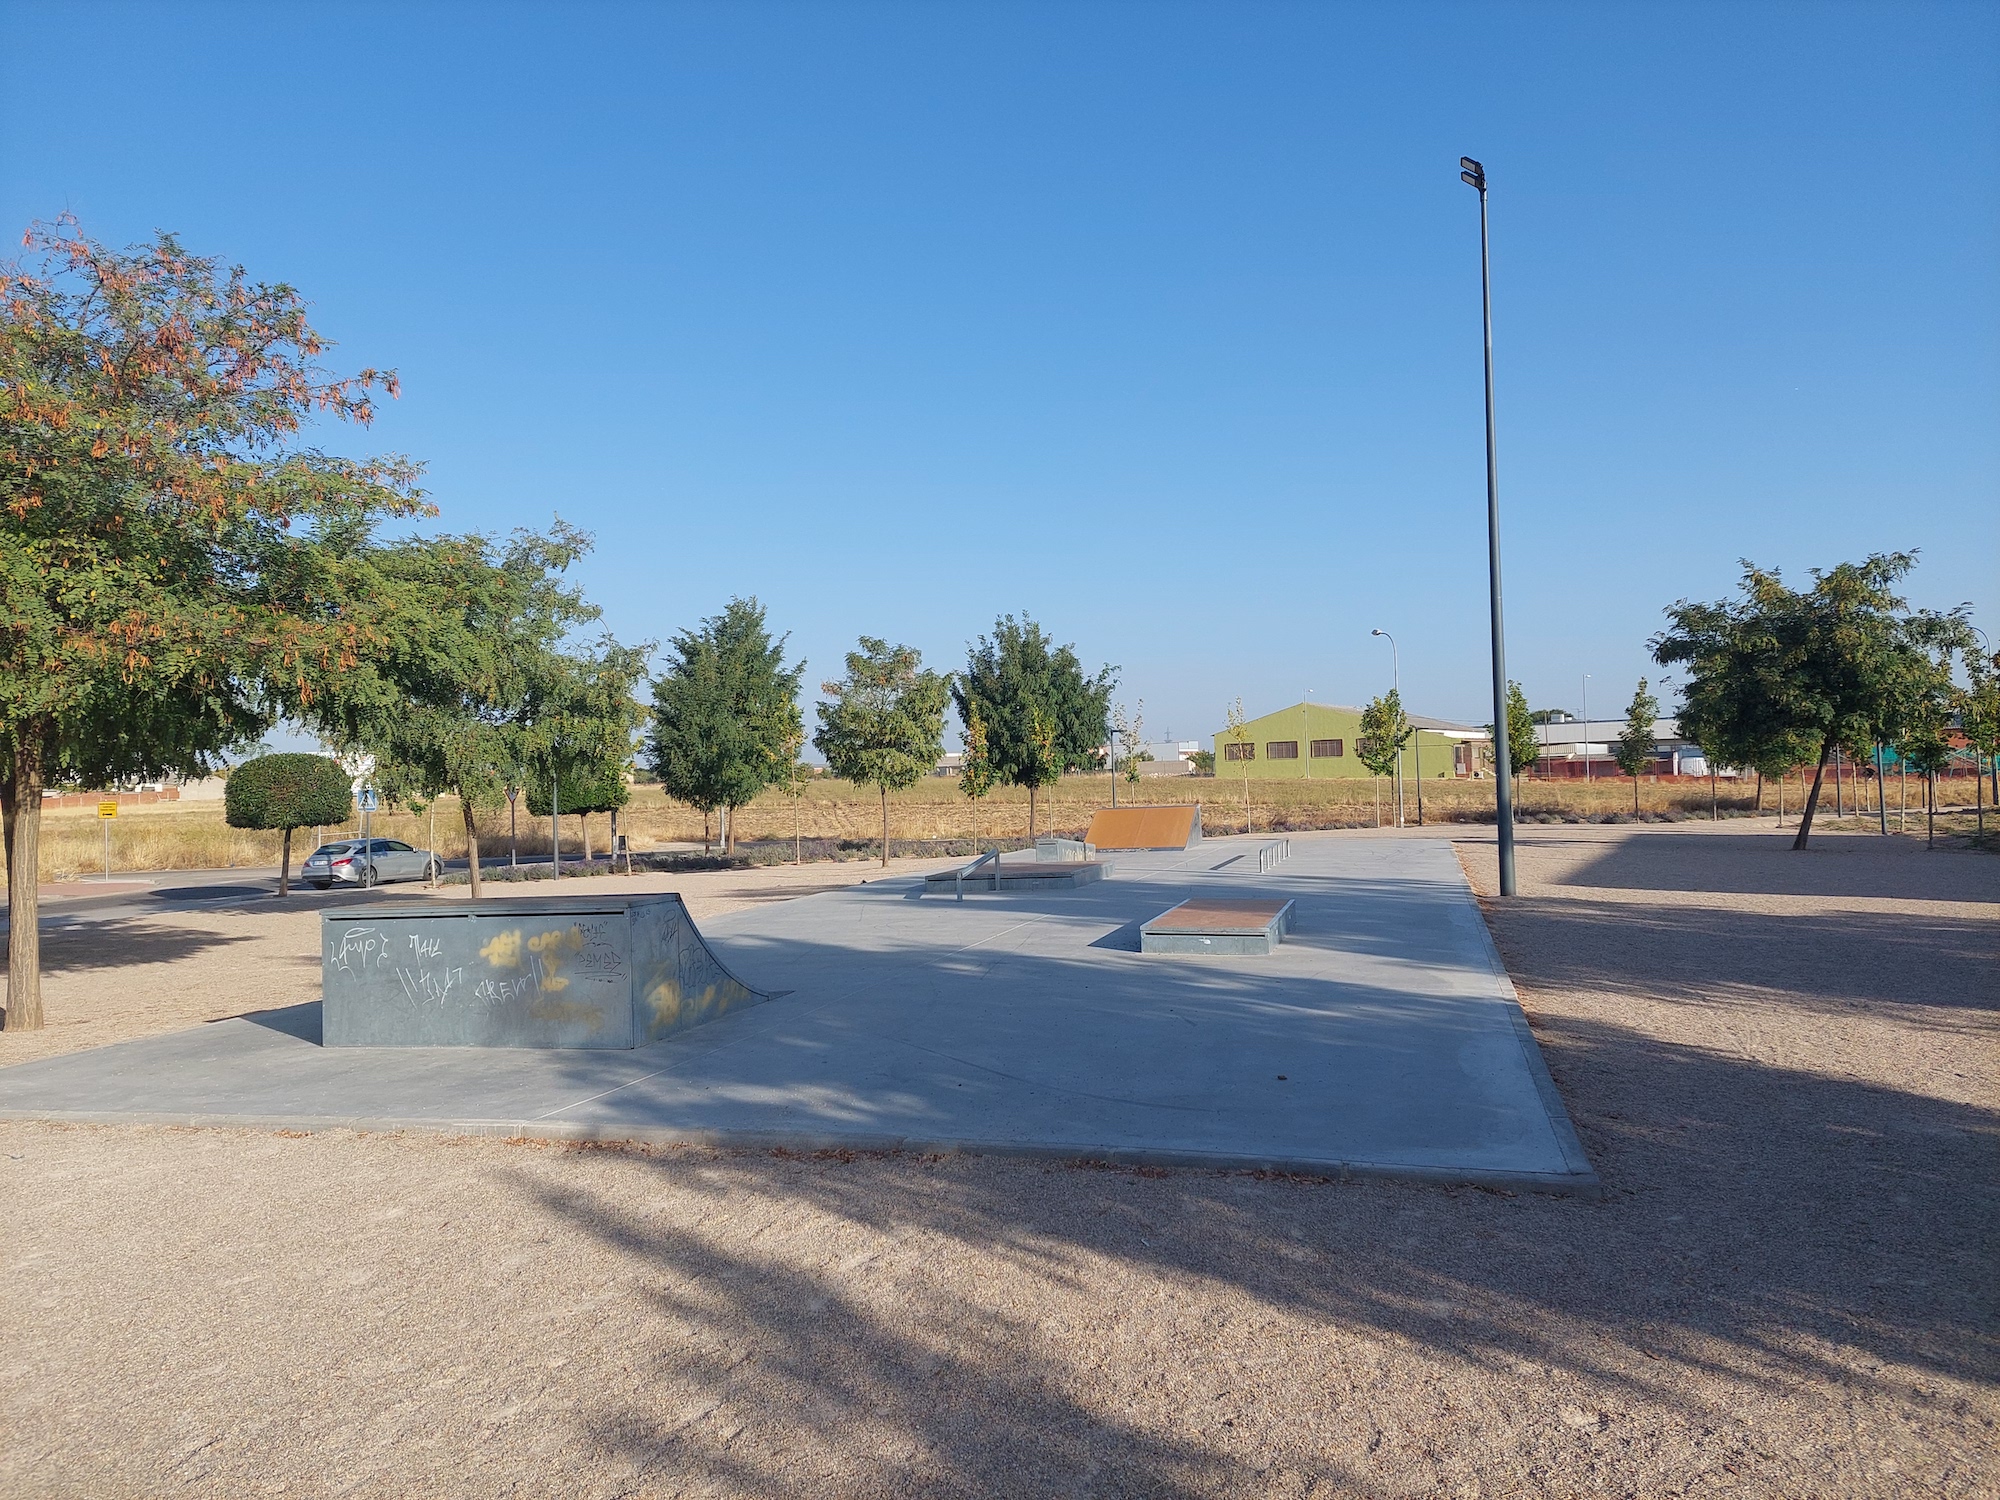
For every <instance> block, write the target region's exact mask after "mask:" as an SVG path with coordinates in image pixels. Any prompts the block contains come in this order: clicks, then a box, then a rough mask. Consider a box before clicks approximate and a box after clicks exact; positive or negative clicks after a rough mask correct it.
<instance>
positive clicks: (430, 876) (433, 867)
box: [424, 860, 444, 885]
mask: <svg viewBox="0 0 2000 1500" xmlns="http://www.w3.org/2000/svg"><path fill="white" fill-rule="evenodd" d="M443 875H444V866H443V865H441V864H439V863H438V862H437V861H436V860H432V861H431V862H430V863H429V864H427V865H425V866H424V879H426V880H428V881H429V882H430V883H431V884H432V885H436V884H437V882H438V880H439V879H440V878H441V877H442V876H443Z"/></svg>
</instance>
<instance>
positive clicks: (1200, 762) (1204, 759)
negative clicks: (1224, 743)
mask: <svg viewBox="0 0 2000 1500" xmlns="http://www.w3.org/2000/svg"><path fill="white" fill-rule="evenodd" d="M1188 764H1189V765H1190V766H1192V767H1193V768H1194V774H1195V775H1197V776H1213V775H1214V774H1215V752H1214V751H1213V750H1196V751H1194V752H1193V753H1191V754H1190V755H1189V756H1188Z"/></svg>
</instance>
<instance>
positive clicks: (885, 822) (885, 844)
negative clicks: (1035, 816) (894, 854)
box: [882, 782, 1033, 870]
mask: <svg viewBox="0 0 2000 1500" xmlns="http://www.w3.org/2000/svg"><path fill="white" fill-rule="evenodd" d="M1029 795H1031V796H1032V795H1033V793H1030V794H1029ZM882 868H883V869H885V870H886V869H888V868H889V786H888V783H887V782H884V783H883V785H882Z"/></svg>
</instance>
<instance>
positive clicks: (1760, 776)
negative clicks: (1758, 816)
mask: <svg viewBox="0 0 2000 1500" xmlns="http://www.w3.org/2000/svg"><path fill="white" fill-rule="evenodd" d="M1763 810H1764V773H1763V772H1762V771H1759V772H1758V773H1757V811H1758V812H1762V811H1763Z"/></svg>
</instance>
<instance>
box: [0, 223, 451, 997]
mask: <svg viewBox="0 0 2000 1500" xmlns="http://www.w3.org/2000/svg"><path fill="white" fill-rule="evenodd" d="M23 243H24V245H25V246H26V248H27V250H28V252H29V254H28V256H27V258H26V259H24V260H23V261H20V262H16V263H13V264H10V265H7V266H5V267H4V268H0V812H4V821H5V831H6V843H7V880H8V901H9V914H10V918H11V921H10V927H11V935H10V942H9V955H8V991H7V1007H6V1014H5V1023H4V1024H5V1025H6V1027H7V1028H8V1029H10V1030H13V1029H30V1030H31V1029H34V1028H36V1027H39V1026H40V1025H41V1023H42V1007H41V987H40V943H39V940H38V936H37V930H36V916H37V901H36V867H37V863H38V857H39V849H40V825H41V805H42V793H43V789H44V787H45V786H47V785H48V784H49V783H50V782H51V781H82V782H85V783H89V784H94V785H103V784H105V783H106V782H107V781H110V780H113V779H116V778H118V777H123V776H134V775H151V776H157V775H163V774H169V773H181V774H189V775H198V774H201V773H203V772H205V771H206V770H207V769H209V767H210V766H211V765H212V764H213V761H214V758H215V757H216V756H218V755H219V754H220V753H221V752H222V751H223V750H225V749H226V748H228V747H229V746H231V745H233V744H238V743H241V742H243V741H244V740H246V739H253V738H255V737H256V736H257V735H258V734H260V733H261V732H262V731H263V730H264V729H265V728H266V727H268V726H269V725H270V724H272V723H273V722H274V721H275V720H276V719H277V718H278V717H279V716H280V715H281V714H287V713H290V714H297V715H301V716H303V717H306V718H308V719H312V718H315V717H316V716H318V715H319V714H320V713H321V712H323V711H324V709H325V707H326V705H327V704H328V703H329V701H331V700H332V699H333V698H334V697H336V696H337V689H338V686H339V683H340V680H341V678H342V676H343V674H346V673H348V672H350V671H351V670H352V668H353V667H354V666H355V665H356V664H357V663H358V662H361V661H363V660H365V659H366V658H367V657H368V656H369V655H370V654H371V653H373V652H375V651H376V650H378V649H379V648H380V646H381V644H382V643H383V642H384V641H386V640H388V639H389V638H391V637H392V636H393V635H394V634H395V633H396V632H397V631H399V630H406V629H411V628H419V623H420V622H418V621H417V620H416V618H415V617H416V616H417V615H418V613H419V612H418V610H417V609H416V608H415V607H414V606H409V607H402V608H399V605H401V604H402V601H403V600H404V599H405V598H406V597H407V596H405V595H402V594H400V593H399V592H398V591H396V590H393V589H389V590H384V589H381V588H379V587H377V586H376V585H377V584H378V583H379V578H378V576H377V574H376V572H375V569H374V567H373V563H372V546H371V536H370V528H371V526H372V525H373V523H374V522H375V521H377V520H378V519H380V518H382V517H385V516H393V515H409V514H415V513H420V512H422V511H424V510H425V509H426V507H425V506H424V504H423V502H422V497H421V492H420V491H419V490H418V489H417V484H416V481H417V477H418V470H417V468H416V466H415V465H414V464H412V463H410V462H409V461H408V460H406V459H402V458H395V457H390V458H383V459H372V460H366V461H361V460H354V459H348V458H342V457H336V456H333V455H330V454H326V453H323V452H321V451H319V450H317V449H315V448H312V447H309V446H306V445H305V444H304V443H303V442H302V441H301V435H302V433H303V432H304V429H305V427H306V424H307V423H308V422H309V421H311V420H314V419H316V418H325V417H331V418H334V419H336V420H342V421H350V422H357V423H360V424H362V425H364V426H365V425H366V424H367V423H368V422H369V420H370V419H371V418H372V417H373V415H374V411H375V402H376V400H377V398H378V395H379V394H387V395H390V396H393V395H395V394H396V378H395V375H394V373H393V372H390V371H379V370H363V371H361V372H360V373H359V374H357V375H353V376H339V375H335V374H333V373H332V372H330V371H328V370H327V369H325V368H324V367H323V366H322V364H321V358H322V356H323V355H324V354H325V353H326V351H327V350H328V348H329V347H330V345H329V344H328V343H327V341H326V340H325V339H324V338H322V337H321V336H320V335H319V334H318V333H317V332H315V331H314V330H313V328H312V327H311V325H310V324H309V323H308V322H307V319H306V310H305V303H304V301H303V300H302V299H301V298H300V296H299V294H298V293H297V292H296V291H295V290H294V289H293V288H291V287H289V286H286V285H283V284H277V285H265V284H261V283H255V282H252V281H250V280H249V279H248V278H247V277H246V275H245V273H244V272H243V270H242V269H241V268H240V267H237V268H232V269H228V270H224V269H223V268H222V267H221V266H220V264H219V263H218V262H217V261H215V260H213V259H208V258H205V257H201V256H196V255H191V254H189V253H188V252H187V251H186V250H184V249H183V248H182V247H181V245H180V242H179V241H178V240H176V239H175V238H174V237H173V236H171V235H166V234H162V235H161V236H159V238H157V239H156V240H154V241H152V242H151V243H149V244H144V245H139V246H136V247H133V248H131V249H128V250H122V251H121V250H111V249H108V248H106V247H105V246H103V245H101V244H98V243H97V242H95V241H93V240H91V239H90V238H88V237H87V236H85V235H84V234H82V233H81V232H80V231H79V230H78V229H77V226H76V224H75V222H74V221H73V220H69V219H64V220H59V221H57V222H56V223H55V224H53V225H37V226H35V227H33V228H31V229H30V230H29V231H28V233H27V235H26V236H25V238H24V240H23Z"/></svg>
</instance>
